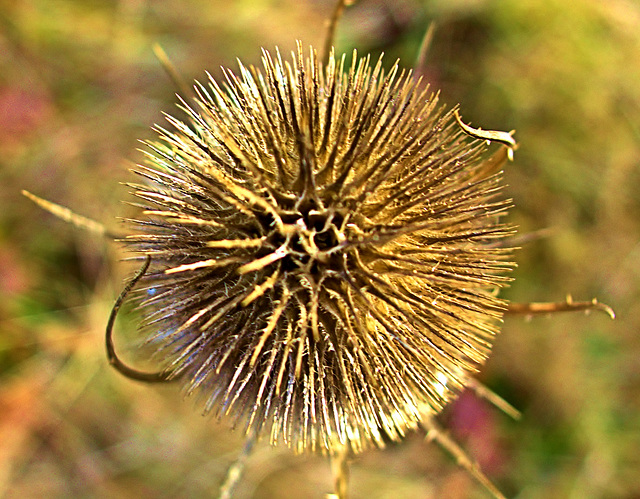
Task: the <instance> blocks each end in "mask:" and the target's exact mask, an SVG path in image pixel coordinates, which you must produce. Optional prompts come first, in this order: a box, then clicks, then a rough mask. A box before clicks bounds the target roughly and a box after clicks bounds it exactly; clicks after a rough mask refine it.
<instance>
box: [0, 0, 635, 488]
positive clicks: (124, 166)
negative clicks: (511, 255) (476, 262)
mask: <svg viewBox="0 0 640 499" xmlns="http://www.w3.org/2000/svg"><path fill="white" fill-rule="evenodd" d="M332 7H333V1H330V0H251V1H247V0H206V1H205V0H158V1H148V0H0V207H1V208H0V497H11V498H14V497H20V498H24V497H27V498H29V497H36V498H37V497H47V498H50V497H53V498H55V497H82V498H84V497H87V498H89V497H91V498H94V497H95V498H101V497H109V498H133V497H136V498H139V497H151V498H155V497H158V498H169V497H171V498H173V497H189V498H191V497H194V498H197V497H212V496H216V494H217V490H218V487H219V485H220V483H221V481H222V480H223V478H224V475H225V471H226V469H227V467H228V466H229V464H230V463H232V462H233V461H234V459H235V458H236V457H237V455H238V453H239V452H240V450H241V448H242V445H243V435H242V434H241V432H232V431H230V430H229V425H228V423H226V422H222V423H218V422H216V421H213V420H211V419H209V418H206V417H204V418H203V417H202V416H201V415H200V413H199V410H198V408H197V407H195V404H194V401H192V400H189V399H187V400H183V397H182V395H181V394H180V393H179V392H178V391H177V390H176V389H174V388H171V387H157V386H154V387H149V386H143V385H140V384H138V383H135V382H132V381H130V380H127V379H125V378H123V377H122V376H120V375H118V374H117V373H116V372H114V371H113V370H112V369H110V368H109V367H108V366H107V362H106V357H105V353H104V346H103V345H104V328H105V324H106V320H107V317H108V314H109V311H110V308H111V306H112V304H113V301H114V299H115V297H116V296H117V294H118V293H119V290H120V288H121V286H122V282H123V279H124V278H125V277H127V276H128V275H130V274H131V272H132V271H133V269H132V268H131V267H130V266H129V265H127V264H126V263H125V262H122V258H123V257H124V255H123V253H122V251H121V248H119V247H118V245H117V244H114V243H112V242H109V241H107V240H102V239H99V238H97V237H96V236H94V235H92V234H88V233H83V232H82V231H79V230H76V229H74V228H73V227H71V226H69V225H67V224H65V223H63V222H61V221H59V220H57V219H55V218H54V217H52V216H51V215H49V214H47V213H45V212H44V211H42V210H40V209H39V208H37V207H36V206H35V205H34V204H32V203H31V202H30V201H28V200H27V199H26V198H24V197H22V196H21V195H20V191H21V189H27V190H29V191H31V192H34V193H36V194H38V195H40V196H42V197H44V198H46V199H49V200H51V201H54V202H57V203H60V204H62V205H64V206H68V207H70V208H72V209H73V210H75V211H77V212H78V213H81V214H83V215H86V216H88V217H91V218H94V219H96V220H99V221H101V222H103V223H105V224H106V225H107V226H108V227H110V228H112V229H114V230H117V229H118V228H119V225H118V221H117V217H122V216H126V215H127V214H128V213H130V212H131V210H130V208H129V207H127V205H126V204H124V203H123V201H126V200H131V198H130V197H128V195H127V187H126V186H123V185H122V183H123V182H126V181H131V180H133V175H132V174H130V173H129V168H130V167H131V166H132V165H133V164H134V163H135V162H138V161H141V159H142V155H141V154H140V153H139V152H137V150H136V149H137V147H139V143H138V139H150V138H153V136H154V134H153V132H152V131H151V130H150V127H151V126H152V125H153V124H154V123H162V122H163V117H162V112H174V111H176V110H175V105H174V103H175V96H174V93H175V92H176V88H175V87H174V85H173V83H172V82H171V81H170V79H169V78H168V77H167V75H166V74H165V72H164V71H163V69H162V67H161V65H160V63H159V62H158V60H157V59H156V58H155V57H154V55H153V51H152V46H153V44H155V43H158V44H160V45H161V46H162V47H163V48H164V50H165V51H166V52H167V54H168V55H169V57H170V58H171V60H172V62H173V63H174V64H175V66H176V67H177V68H178V69H179V71H180V73H181V74H182V75H183V77H184V78H185V79H186V80H187V81H192V80H193V79H195V78H198V79H201V80H202V79H204V78H205V74H204V71H205V70H209V71H211V72H212V73H213V74H214V75H219V74H220V71H219V67H220V66H226V67H231V68H236V67H237V64H236V58H240V59H241V60H242V61H243V62H244V63H245V64H250V63H254V64H258V63H259V59H260V47H265V48H268V49H273V48H274V46H279V47H280V48H281V49H282V50H283V51H285V52H288V51H289V50H290V49H291V48H292V47H293V46H294V43H295V40H296V39H302V40H303V41H304V42H305V43H306V44H314V45H315V46H321V43H322V39H323V34H324V22H325V19H326V18H327V17H328V16H329V13H330V12H331V10H332ZM432 21H435V22H436V24H437V30H436V31H435V36H434V39H433V43H432V47H431V50H430V52H429V56H428V59H427V61H426V62H427V64H426V66H425V68H424V69H423V71H422V72H423V74H424V75H425V76H426V78H427V79H428V80H429V81H430V82H431V83H432V85H433V87H434V88H435V89H440V90H441V95H442V100H443V101H444V102H447V103H448V104H450V105H454V104H456V103H460V105H461V109H462V116H463V117H464V119H465V121H466V122H470V123H471V124H472V125H473V126H481V127H482V128H484V129H500V130H511V129H516V130H517V134H516V138H517V139H518V141H519V142H520V149H519V150H518V151H517V153H516V160H515V162H513V163H510V164H509V165H508V166H507V171H506V177H507V182H508V188H507V192H508V195H509V196H510V197H512V198H513V200H514V204H515V208H514V209H513V210H512V213H511V219H512V221H513V223H515V224H517V225H518V226H519V227H520V230H521V231H522V232H524V233H526V232H532V231H537V230H540V229H549V232H548V234H547V236H546V237H544V238H541V239H537V240H534V241H531V242H529V243H528V244H526V245H525V246H524V247H523V248H522V249H521V250H520V251H519V252H518V253H517V255H516V259H517V262H518V268H517V270H516V271H515V281H514V282H513V284H512V286H511V288H510V289H508V290H507V291H506V293H505V295H506V296H507V297H508V298H509V299H512V300H514V301H518V302H527V301H562V300H564V299H565V296H566V295H567V294H569V293H570V294H571V295H572V296H573V298H574V299H576V300H589V299H591V298H593V297H597V298H598V299H599V300H601V301H603V302H605V303H608V304H610V305H611V306H613V307H614V308H615V310H616V313H617V315H618V318H617V319H616V320H615V321H612V320H610V319H609V318H608V317H607V316H606V315H605V314H601V313H594V314H591V315H589V316H587V315H585V314H582V313H573V314H559V315H554V316H551V317H536V318H533V319H532V320H526V319H525V318H522V317H517V316H515V317H514V316H511V317H507V319H506V321H505V324H504V328H503V333H502V335H501V336H500V337H499V338H498V340H497V342H496V345H495V349H494V352H493V355H492V357H491V359H490V361H489V362H488V364H487V365H486V366H485V369H484V370H483V372H482V373H481V374H480V376H479V377H480V379H481V381H482V382H483V383H485V384H487V385H488V386H489V387H491V388H492V389H493V390H495V391H496V392H497V393H499V394H500V395H502V396H503V397H504V398H506V399H507V400H509V401H510V402H511V403H512V404H514V405H515V406H516V407H517V408H518V409H520V410H521V411H522V413H523V416H522V419H521V421H512V420H510V419H509V418H508V417H507V416H505V415H503V414H501V413H500V412H498V411H497V410H495V409H493V408H492V407H490V406H489V405H488V404H487V403H486V402H485V401H483V400H479V399H478V398H477V397H475V396H474V395H473V394H471V393H465V394H463V395H462V396H461V398H460V399H459V400H458V402H456V403H455V404H452V405H451V406H450V407H449V408H448V410H447V411H446V412H445V413H444V414H443V415H442V417H441V418H440V419H441V422H442V424H443V425H445V426H446V427H447V428H448V431H449V432H450V433H451V435H452V436H454V437H455V438H456V439H457V440H458V441H460V442H462V443H463V444H464V445H465V446H466V448H468V449H469V451H470V453H471V454H472V455H473V456H475V458H476V459H478V461H479V462H480V463H481V465H482V466H483V468H484V469H485V471H486V472H487V474H488V475H489V476H490V477H491V478H492V480H494V481H495V482H496V483H497V484H498V486H499V488H501V490H503V491H504V493H505V494H506V495H507V496H508V497H517V498H527V499H528V498H575V499H582V498H638V497H640V455H639V453H638V449H639V448H640V335H639V334H638V331H639V328H640V300H639V298H640V4H639V3H638V2H637V1H634V0H607V1H606V2H602V1H600V0H578V1H575V2H566V1H564V0H500V1H497V0H496V1H489V0H429V1H426V0H424V1H422V0H420V1H419V0H361V1H360V2H359V3H358V4H357V5H356V6H354V7H352V8H351V9H349V10H348V11H347V13H346V15H345V17H344V19H343V21H342V23H341V24H340V26H339V30H338V36H337V45H338V50H339V51H350V50H352V49H353V48H354V47H356V48H358V50H359V52H360V53H362V54H364V53H367V52H371V53H372V54H378V53H380V52H382V51H384V52H385V54H386V59H385V60H386V61H387V64H388V65H391V64H392V62H393V61H394V60H395V59H396V58H400V59H401V63H402V65H403V66H405V67H412V66H413V64H414V61H415V57H416V54H417V52H418V47H419V46H420V43H421V41H422V38H423V35H424V33H425V31H426V28H427V26H428V25H429V23H430V22H432ZM122 319H123V320H120V325H119V327H118V333H117V335H118V338H117V341H118V343H119V344H120V345H122V346H121V348H120V350H122V351H123V352H124V353H125V355H130V356H131V357H129V358H135V357H134V356H135V350H134V349H133V348H129V349H127V347H126V345H127V340H129V343H128V344H129V345H131V344H133V343H135V337H134V335H135V316H134V315H132V314H129V315H127V314H124V315H123V318H122ZM350 490H351V493H352V497H354V498H374V499H375V498H399V497H402V498H460V499H465V498H483V497H488V495H487V494H486V493H485V492H484V491H483V490H482V489H481V488H480V487H479V486H478V485H476V484H475V483H474V482H473V480H472V479H470V478H469V477H468V476H467V474H466V473H465V472H464V471H462V470H460V469H459V468H457V467H456V465H455V463H454V462H453V461H452V460H451V459H450V458H449V457H448V456H447V455H446V454H444V453H443V452H442V451H441V450H440V449H438V448H437V447H436V446H435V445H433V444H429V443H427V442H425V441H424V435H422V434H414V435H411V436H409V437H408V438H407V439H406V441H404V442H402V443H401V444H398V445H392V446H391V447H389V448H387V449H385V450H380V451H371V452H368V453H366V454H365V455H363V456H361V457H359V458H358V459H357V460H356V461H355V462H354V463H353V470H352V477H351V486H350ZM330 491H331V474H330V469H329V465H328V463H327V462H326V460H324V459H323V458H321V457H313V456H295V455H293V454H292V453H290V452H289V451H288V450H286V449H270V448H269V447H268V446H267V445H266V444H262V445H259V446H258V448H257V450H255V452H254V454H253V455H252V457H251V458H250V459H249V461H248V464H247V469H246V472H245V475H244V477H243V479H242V480H241V482H240V484H239V486H238V488H237V497H238V498H253V497H255V498H282V497H304V498H320V497H323V495H324V494H325V493H327V492H330Z"/></svg>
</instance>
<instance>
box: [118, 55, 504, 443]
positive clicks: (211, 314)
mask: <svg viewBox="0 0 640 499" xmlns="http://www.w3.org/2000/svg"><path fill="white" fill-rule="evenodd" d="M345 60H346V58H345V57H344V56H343V57H342V58H339V59H336V58H335V57H334V56H333V54H332V55H331V56H330V57H329V61H328V63H327V65H326V67H323V66H322V65H321V64H320V62H319V61H318V59H317V57H316V55H315V53H314V51H313V50H312V49H311V50H310V51H309V54H308V55H305V53H304V51H303V49H302V48H301V47H300V46H299V47H298V50H297V52H296V53H294V54H293V57H292V60H291V62H284V61H283V60H282V58H281V57H280V55H279V54H276V55H275V56H272V55H271V54H270V53H268V52H266V51H265V52H264V55H263V66H264V67H263V68H262V69H256V68H253V67H249V68H246V67H243V66H242V65H241V66H240V72H239V75H235V74H233V73H232V72H231V71H226V72H225V75H226V81H225V83H224V85H222V86H220V85H219V84H218V83H216V81H214V79H213V78H210V81H209V82H208V84H207V85H206V86H205V85H199V84H198V85H197V86H196V91H197V95H198V96H197V98H196V99H195V101H194V102H195V103H194V104H192V105H189V104H187V103H186V102H183V109H184V110H185V111H186V113H187V115H188V121H186V122H183V121H180V120H177V119H175V118H172V117H169V118H168V119H169V122H170V123H171V125H172V126H173V127H174V130H173V131H171V132H170V131H167V130H163V129H159V131H160V134H161V140H160V141H159V142H158V143H149V144H148V148H149V150H148V152H147V156H148V161H147V163H146V165H144V166H140V167H139V168H138V170H137V172H138V173H139V174H140V175H142V176H143V177H145V178H146V182H145V184H144V185H136V186H135V189H136V192H135V194H136V196H137V197H138V198H140V199H141V200H143V202H142V203H141V204H140V206H141V209H142V212H141V214H140V216H139V217H138V218H137V219H136V220H134V221H133V222H134V224H135V233H133V234H132V235H130V236H129V237H127V238H126V239H125V242H126V245H127V246H128V247H129V248H130V249H131V250H133V251H135V252H138V253H140V254H143V255H149V256H150V257H151V267H150V271H149V272H148V273H147V274H146V275H145V277H144V278H143V281H142V284H141V285H140V286H138V293H139V295H140V296H141V300H142V301H141V304H140V306H141V310H142V313H143V325H142V330H143V331H144V332H145V333H146V334H148V335H149V342H150V343H151V345H153V348H154V349H155V351H156V358H157V359H158V360H159V361H160V362H161V364H162V367H163V368H164V369H165V372H167V373H169V374H168V376H169V377H174V378H179V379H180V380H182V382H183V383H184V384H185V386H186V389H187V391H188V393H192V392H196V393H198V394H199V396H200V397H201V398H202V401H203V404H204V408H205V410H206V411H207V412H212V413H213V414H215V415H219V416H221V415H227V414H229V415H231V416H233V417H234V418H235V419H236V420H237V421H238V422H241V423H243V424H244V425H246V428H247V431H249V432H251V433H253V434H256V435H262V434H265V433H269V434H270V437H271V441H272V443H278V442H281V441H283V442H285V443H286V444H287V445H289V446H290V447H292V448H294V449H296V450H306V449H312V450H321V451H329V452H334V451H336V450H338V449H340V448H348V449H350V450H352V451H354V452H358V451H360V450H362V449H363V448H366V447H369V446H371V445H372V444H374V445H378V446H381V445H383V444H384V442H385V440H386V439H389V438H390V439H394V440H395V439H398V438H400V437H401V436H403V435H404V434H405V433H406V431H407V430H408V429H411V428H413V427H415V425H416V424H417V422H418V421H419V420H420V419H421V417H422V416H423V415H425V414H435V413H437V412H439V411H440V410H441V409H442V407H444V406H445V405H446V404H447V403H448V402H449V401H450V400H451V399H452V398H453V397H455V395H456V393H458V392H459V391H460V390H461V389H462V388H463V387H464V386H465V384H466V382H467V380H468V379H469V377H470V376H471V375H473V373H475V372H476V370H477V368H478V367H479V366H480V365H482V364H483V363H484V362H485V360H486V358H487V356H488V354H489V352H490V350H491V346H492V342H493V340H494V336H495V335H496V333H497V332H498V330H499V324H500V321H501V317H502V312H503V310H504V308H505V306H506V305H505V303H504V302H503V301H502V300H500V299H498V298H497V297H496V290H497V288H499V287H500V286H503V285H504V284H505V283H507V282H508V278H507V277H506V275H505V273H506V272H507V271H508V269H509V266H510V264H509V263H507V260H508V258H509V254H510V252H509V250H506V249H504V248H503V247H502V246H503V244H502V239H503V238H504V237H505V236H506V235H508V234H510V233H511V232H512V231H511V229H510V228H509V227H508V226H506V225H504V224H503V223H501V221H500V218H501V217H502V216H503V215H504V214H505V212H506V209H507V207H508V201H506V200H504V199H503V198H501V196H500V189H501V177H500V175H499V174H493V173H491V172H489V173H488V169H487V164H488V163H487V162H490V161H492V159H491V158H489V159H486V158H484V157H483V153H484V148H485V147H486V145H485V141H484V140H481V139H473V138H470V137H468V136H466V134H465V132H464V131H463V130H461V128H460V127H459V126H458V124H457V123H456V121H455V119H454V114H453V112H445V111H444V110H443V109H442V108H441V107H440V106H439V105H438V103H437V102H438V99H437V96H435V95H433V94H431V93H430V91H429V90H428V89H427V88H426V87H425V86H424V85H422V84H421V82H420V81H415V80H414V79H413V78H412V76H411V74H410V73H409V72H404V71H401V70H399V68H398V66H397V65H396V66H394V67H393V68H392V69H391V70H390V71H389V72H388V73H386V72H385V71H384V70H383V66H382V62H381V61H378V62H377V63H376V64H374V65H372V64H370V61H369V58H364V59H358V58H357V55H356V54H355V52H354V54H353V60H352V63H351V65H350V66H349V65H348V64H347V63H346V62H345Z"/></svg>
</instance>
